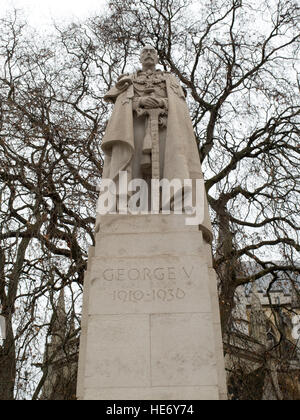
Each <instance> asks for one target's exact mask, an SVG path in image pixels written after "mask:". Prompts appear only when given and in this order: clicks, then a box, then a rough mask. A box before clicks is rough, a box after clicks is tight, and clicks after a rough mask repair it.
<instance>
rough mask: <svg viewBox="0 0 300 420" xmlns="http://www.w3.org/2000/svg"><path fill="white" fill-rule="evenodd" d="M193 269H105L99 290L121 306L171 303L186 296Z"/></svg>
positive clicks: (179, 267)
mask: <svg viewBox="0 0 300 420" xmlns="http://www.w3.org/2000/svg"><path fill="white" fill-rule="evenodd" d="M193 272H194V267H193V266H188V267H187V266H177V267H176V266H169V267H152V268H150V267H135V266H134V267H130V268H128V267H126V268H122V267H117V268H111V267H109V268H105V269H104V270H103V271H102V276H101V283H102V284H101V286H102V287H101V288H102V290H105V291H106V292H109V295H110V296H111V297H112V299H113V301H118V302H121V303H128V302H131V303H140V302H141V303H142V302H162V303H164V302H166V303H168V302H172V301H176V300H183V299H184V298H185V297H186V294H187V290H186V287H187V286H189V285H191V284H192V280H191V279H192V275H193Z"/></svg>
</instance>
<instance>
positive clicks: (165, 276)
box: [77, 215, 226, 400]
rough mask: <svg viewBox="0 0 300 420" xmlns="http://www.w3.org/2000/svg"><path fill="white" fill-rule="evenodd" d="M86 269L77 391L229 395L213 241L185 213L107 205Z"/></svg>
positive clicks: (81, 394) (145, 396) (92, 395)
mask: <svg viewBox="0 0 300 420" xmlns="http://www.w3.org/2000/svg"><path fill="white" fill-rule="evenodd" d="M97 230H98V231H97V236H96V247H95V248H91V249H90V256H89V262H88V270H87V273H86V276H85V284H84V301H83V315H82V333H81V342H80V355H79V372H78V389H77V396H78V398H79V399H83V400H86V399H97V400H102V399H103V400H122V399H123V400H152V399H155V400H183V399H187V400H207V399H210V400H217V399H226V381H225V368H224V357H223V346H222V339H221V329H220V315H219V304H218V297H217V287H216V276H215V272H214V270H213V268H212V261H211V247H210V245H209V244H207V243H206V242H205V241H204V240H203V235H202V232H201V231H200V230H199V228H198V227H197V226H186V225H185V216H184V215H149V216H148V215H147V216H144V215H138V216H120V215H107V216H104V217H102V218H101V220H100V224H99V225H98V229H97Z"/></svg>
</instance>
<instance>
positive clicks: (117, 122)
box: [102, 72, 212, 242]
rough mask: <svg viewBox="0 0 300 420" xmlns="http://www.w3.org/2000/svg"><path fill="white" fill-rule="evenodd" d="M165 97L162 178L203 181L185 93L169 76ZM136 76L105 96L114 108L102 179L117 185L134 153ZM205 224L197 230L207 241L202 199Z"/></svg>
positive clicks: (106, 137) (206, 217)
mask: <svg viewBox="0 0 300 420" xmlns="http://www.w3.org/2000/svg"><path fill="white" fill-rule="evenodd" d="M164 76H165V80H166V89H167V97H168V118H167V129H166V140H165V152H164V162H163V173H162V174H161V178H165V179H167V180H169V181H171V180H172V179H179V180H181V182H182V185H183V182H184V179H191V180H196V179H203V173H202V170H201V163H200V158H199V152H198V148H197V143H196V139H195V135H194V130H193V126H192V122H191V118H190V115H189V110H188V107H187V103H186V100H185V95H184V92H183V90H182V88H181V86H180V84H179V82H178V81H177V79H176V78H175V76H173V75H172V74H170V73H166V72H165V73H164ZM134 77H136V74H131V75H125V76H124V77H123V78H120V81H119V82H118V83H117V84H116V86H114V87H113V88H112V89H110V90H109V91H108V92H107V94H106V95H105V96H104V100H105V101H107V102H113V103H114V104H115V105H114V109H113V112H112V115H111V118H110V119H109V122H108V125H107V127H106V132H105V135H104V137H103V139H102V150H103V152H104V154H105V162H104V169H103V178H108V179H112V180H113V181H115V182H116V184H117V183H118V174H119V172H120V171H126V172H127V176H128V182H129V181H130V180H131V179H132V165H131V163H132V160H133V156H134V153H135V141H134V117H133V107H132V102H133V98H134V87H133V83H132V80H133V78H134ZM204 201H205V203H204V222H203V224H202V225H201V226H199V228H200V229H201V230H202V231H203V233H204V237H205V239H206V240H207V241H209V242H210V241H211V239H212V233H211V231H212V228H211V222H210V217H209V213H208V205H207V198H206V196H205V197H204Z"/></svg>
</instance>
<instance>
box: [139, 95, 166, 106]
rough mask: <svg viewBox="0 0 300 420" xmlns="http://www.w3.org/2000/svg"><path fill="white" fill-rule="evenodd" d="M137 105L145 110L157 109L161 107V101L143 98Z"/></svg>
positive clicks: (150, 97) (149, 97)
mask: <svg viewBox="0 0 300 420" xmlns="http://www.w3.org/2000/svg"><path fill="white" fill-rule="evenodd" d="M139 105H140V106H141V107H142V108H146V109H151V108H159V107H161V106H163V101H162V100H161V99H156V98H153V97H152V96H145V97H144V98H141V99H140V103H139Z"/></svg>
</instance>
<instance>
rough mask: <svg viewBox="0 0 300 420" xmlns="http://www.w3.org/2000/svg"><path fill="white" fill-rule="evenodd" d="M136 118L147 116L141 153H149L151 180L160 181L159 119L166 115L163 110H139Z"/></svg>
mask: <svg viewBox="0 0 300 420" xmlns="http://www.w3.org/2000/svg"><path fill="white" fill-rule="evenodd" d="M137 113H138V116H142V115H147V116H148V121H147V128H146V135H145V139H144V147H143V153H144V154H147V153H150V152H151V178H152V179H158V180H159V179H160V162H159V128H158V127H159V117H160V116H161V115H165V114H166V110H165V109H163V108H150V109H146V108H145V109H144V108H139V109H138V110H137Z"/></svg>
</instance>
